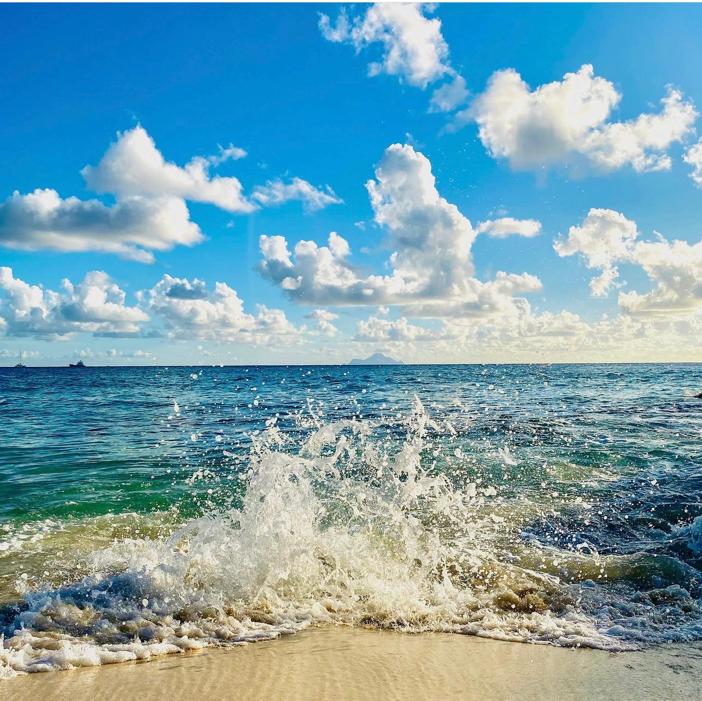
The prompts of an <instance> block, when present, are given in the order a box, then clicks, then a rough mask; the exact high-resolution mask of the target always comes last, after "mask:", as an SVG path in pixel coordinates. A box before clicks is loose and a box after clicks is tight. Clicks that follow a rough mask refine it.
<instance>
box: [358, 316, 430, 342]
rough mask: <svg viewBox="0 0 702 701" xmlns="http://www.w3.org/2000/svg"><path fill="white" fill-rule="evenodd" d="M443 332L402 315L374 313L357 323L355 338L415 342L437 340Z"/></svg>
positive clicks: (359, 339)
mask: <svg viewBox="0 0 702 701" xmlns="http://www.w3.org/2000/svg"><path fill="white" fill-rule="evenodd" d="M442 337H443V334H442V332H440V331H439V332H436V331H432V330H430V329H427V328H424V327H423V326H417V324H412V323H410V321H409V320H408V319H407V318H406V317H404V316H402V317H400V318H399V319H388V318H387V317H386V316H385V315H382V314H380V315H373V316H370V317H368V319H365V320H361V321H359V322H358V324H357V325H356V335H355V337H354V340H356V341H367V342H372V343H403V344H404V343H415V342H417V341H435V340H437V339H439V338H442Z"/></svg>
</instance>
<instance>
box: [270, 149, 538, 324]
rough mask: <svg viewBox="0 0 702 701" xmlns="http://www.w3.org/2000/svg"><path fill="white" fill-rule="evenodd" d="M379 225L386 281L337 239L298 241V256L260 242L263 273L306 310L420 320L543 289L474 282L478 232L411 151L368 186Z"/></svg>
mask: <svg viewBox="0 0 702 701" xmlns="http://www.w3.org/2000/svg"><path fill="white" fill-rule="evenodd" d="M366 187H367V189H368V194H369V197H370V201H371V205H372V207H373V212H374V219H375V222H376V224H378V225H379V226H381V227H383V228H384V229H385V230H386V231H387V232H388V241H387V242H388V244H389V246H390V247H391V248H392V250H393V253H392V255H391V256H390V258H389V260H388V268H389V269H390V271H391V272H390V273H389V274H387V275H374V274H371V275H361V274H359V273H358V271H357V270H356V269H355V268H354V266H353V265H352V264H351V263H350V261H349V258H350V255H351V250H350V247H349V244H348V242H347V241H346V240H345V239H344V238H343V237H342V236H339V235H338V234H336V233H332V234H330V236H329V240H328V243H327V245H326V246H322V245H318V244H317V243H315V242H314V241H299V242H298V243H297V244H296V245H295V248H294V255H293V253H291V251H290V249H289V248H288V243H287V241H286V240H285V238H284V237H282V236H262V237H261V239H260V246H261V252H262V254H263V260H262V261H261V263H260V266H259V269H260V271H261V273H262V274H263V275H264V276H265V277H267V278H268V279H270V280H271V281H273V282H274V283H275V284H277V285H278V286H280V287H281V289H283V290H284V291H285V292H286V294H287V295H288V296H289V297H290V298H291V299H292V300H294V301H297V302H300V303H302V304H309V305H385V304H393V305H401V306H404V307H407V306H411V307H412V310H413V313H414V314H415V315H421V316H432V317H434V316H436V317H442V316H453V315H456V314H461V313H462V314H469V315H481V314H482V315H487V314H491V313H496V312H503V311H505V309H506V308H507V307H509V306H510V305H512V304H515V303H518V302H517V301H516V300H514V299H513V295H514V294H518V293H523V292H533V291H535V290H536V289H539V287H540V283H539V281H538V280H537V279H536V278H534V277H533V276H530V275H507V274H506V273H498V275H497V276H496V278H495V280H493V281H489V282H481V281H479V280H477V279H475V278H474V277H473V262H472V258H471V246H472V244H473V241H474V240H475V237H476V235H477V232H476V231H475V230H474V229H473V227H472V226H471V223H470V221H469V220H468V219H467V218H466V217H465V216H463V214H461V212H460V211H459V210H458V208H457V207H456V206H455V205H453V204H451V203H449V202H447V201H446V200H445V199H444V198H443V197H441V195H440V194H439V192H438V191H437V189H436V183H435V179H434V175H433V174H432V171H431V163H430V162H429V160H428V159H427V158H426V157H425V156H424V155H422V154H421V153H418V152H417V151H415V150H414V149H413V148H412V147H411V146H401V145H399V144H394V145H392V146H390V147H388V148H387V149H386V151H385V154H384V156H383V159H382V161H381V163H380V165H379V166H378V168H377V169H376V171H375V179H374V180H370V181H368V183H367V184H366Z"/></svg>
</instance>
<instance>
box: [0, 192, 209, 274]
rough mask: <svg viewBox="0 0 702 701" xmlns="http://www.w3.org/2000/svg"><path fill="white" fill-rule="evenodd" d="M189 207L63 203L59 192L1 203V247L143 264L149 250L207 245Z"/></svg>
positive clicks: (175, 202) (169, 200) (166, 201)
mask: <svg viewBox="0 0 702 701" xmlns="http://www.w3.org/2000/svg"><path fill="white" fill-rule="evenodd" d="M202 239H203V237H202V233H201V232H200V229H199V227H198V226H197V224H195V223H193V222H192V221H190V218H189V214H188V209H187V207H186V206H185V203H184V202H183V201H182V200H180V199H177V198H174V197H159V198H155V199H151V198H144V197H129V198H127V199H125V200H121V201H119V202H117V203H116V204H114V205H112V206H107V205H105V204H103V203H102V202H100V201H99V200H79V199H77V198H76V197H68V198H66V199H62V198H61V197H60V196H59V194H58V193H57V192H56V191H55V190H50V189H46V190H40V189H37V190H35V191H34V192H32V193H30V194H27V195H21V194H20V193H18V192H15V193H14V194H12V195H11V196H10V197H8V198H7V199H6V200H5V201H4V202H2V203H0V245H3V246H5V247H7V248H15V249H19V250H25V251H37V250H45V249H49V250H55V251H67V252H78V251H104V252H107V253H117V254H119V255H121V256H122V257H124V258H130V259H133V260H138V261H141V262H151V261H153V254H152V253H151V252H150V250H157V251H164V250H169V249H171V248H173V246H176V245H179V244H180V245H186V246H192V245H194V244H196V243H199V242H200V241H202Z"/></svg>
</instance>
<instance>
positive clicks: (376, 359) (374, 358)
mask: <svg viewBox="0 0 702 701" xmlns="http://www.w3.org/2000/svg"><path fill="white" fill-rule="evenodd" d="M349 365H404V363H403V362H402V361H401V360H395V358H391V357H390V356H389V355H385V354H383V353H373V354H372V355H369V356H368V357H367V358H354V359H353V360H352V361H351V362H350V363H349Z"/></svg>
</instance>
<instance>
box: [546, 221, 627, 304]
mask: <svg viewBox="0 0 702 701" xmlns="http://www.w3.org/2000/svg"><path fill="white" fill-rule="evenodd" d="M637 236H638V229H637V228H636V224H635V222H633V221H631V220H630V219H627V218H626V217H625V216H624V215H623V214H621V213H619V212H615V211H613V210H611V209H591V210H590V211H589V212H588V214H587V217H585V220H584V221H583V223H582V224H581V225H580V226H571V227H570V229H569V230H568V236H567V238H565V239H560V240H557V241H556V242H555V243H554V248H555V250H556V253H558V255H559V256H572V255H575V254H576V253H579V254H580V255H582V257H583V258H584V259H585V264H586V265H587V267H588V268H599V269H600V270H601V274H600V275H599V276H598V277H595V278H593V279H592V280H591V281H590V289H591V290H592V293H593V294H594V295H595V296H596V297H602V296H604V295H605V294H607V292H609V290H610V288H611V286H612V284H613V283H614V282H615V280H616V279H617V277H618V275H619V271H618V270H617V268H616V267H615V266H614V263H615V262H617V261H620V260H629V259H630V258H631V255H632V250H633V244H634V241H635V239H636V237H637Z"/></svg>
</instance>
